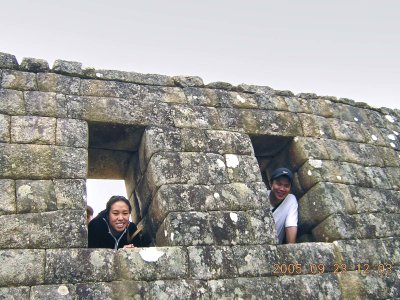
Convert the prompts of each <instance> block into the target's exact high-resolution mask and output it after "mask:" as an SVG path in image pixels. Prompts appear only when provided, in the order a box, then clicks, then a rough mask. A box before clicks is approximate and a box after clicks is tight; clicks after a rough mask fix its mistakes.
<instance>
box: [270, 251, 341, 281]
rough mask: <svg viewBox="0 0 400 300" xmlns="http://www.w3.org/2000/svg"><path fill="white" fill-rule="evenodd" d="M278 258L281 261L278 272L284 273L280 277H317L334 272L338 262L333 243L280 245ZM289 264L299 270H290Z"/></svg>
mask: <svg viewBox="0 0 400 300" xmlns="http://www.w3.org/2000/svg"><path fill="white" fill-rule="evenodd" d="M277 256H278V257H279V258H280V260H281V261H280V268H279V270H278V271H279V272H281V273H284V274H279V275H293V274H297V275H298V274H313V275H316V274H321V273H327V272H334V265H335V263H337V262H338V258H337V257H336V254H335V248H334V246H333V244H331V243H301V244H288V245H279V246H277ZM289 264H294V265H295V266H297V268H295V269H294V270H293V269H291V268H289ZM296 264H297V265H296ZM286 269H287V271H286ZM274 271H275V270H274Z"/></svg>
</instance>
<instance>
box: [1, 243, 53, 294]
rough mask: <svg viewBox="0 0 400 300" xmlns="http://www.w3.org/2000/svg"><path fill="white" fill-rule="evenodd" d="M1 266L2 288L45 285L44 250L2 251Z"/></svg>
mask: <svg viewBox="0 0 400 300" xmlns="http://www.w3.org/2000/svg"><path fill="white" fill-rule="evenodd" d="M0 265H1V268H0V286H1V287H4V286H19V285H21V286H30V285H36V284H43V283H44V279H45V272H44V266H45V251H44V250H38V249H32V250H30V249H23V250H18V249H10V250H0Z"/></svg>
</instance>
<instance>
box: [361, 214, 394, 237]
mask: <svg viewBox="0 0 400 300" xmlns="http://www.w3.org/2000/svg"><path fill="white" fill-rule="evenodd" d="M354 220H355V222H356V224H357V225H356V226H357V233H358V238H360V239H367V238H381V237H390V236H400V214H390V213H367V214H366V213H364V214H357V215H354Z"/></svg>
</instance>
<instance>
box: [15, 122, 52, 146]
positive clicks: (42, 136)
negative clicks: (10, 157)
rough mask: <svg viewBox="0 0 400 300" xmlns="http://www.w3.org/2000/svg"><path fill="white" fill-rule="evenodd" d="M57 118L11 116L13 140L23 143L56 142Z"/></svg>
mask: <svg viewBox="0 0 400 300" xmlns="http://www.w3.org/2000/svg"><path fill="white" fill-rule="evenodd" d="M55 138H56V119H55V118H48V117H35V116H19V117H11V142H12V143H22V144H48V145H51V144H55Z"/></svg>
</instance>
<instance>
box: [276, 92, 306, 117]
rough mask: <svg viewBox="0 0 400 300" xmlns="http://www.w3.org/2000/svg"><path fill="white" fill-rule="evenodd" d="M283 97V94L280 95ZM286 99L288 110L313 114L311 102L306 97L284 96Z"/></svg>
mask: <svg viewBox="0 0 400 300" xmlns="http://www.w3.org/2000/svg"><path fill="white" fill-rule="evenodd" d="M278 97H281V98H283V97H282V96H278ZM283 99H284V101H285V102H286V104H287V107H288V110H289V111H290V112H295V113H306V114H311V113H312V110H311V107H310V104H309V102H308V101H307V100H306V99H303V98H298V97H284V98H283Z"/></svg>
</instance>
